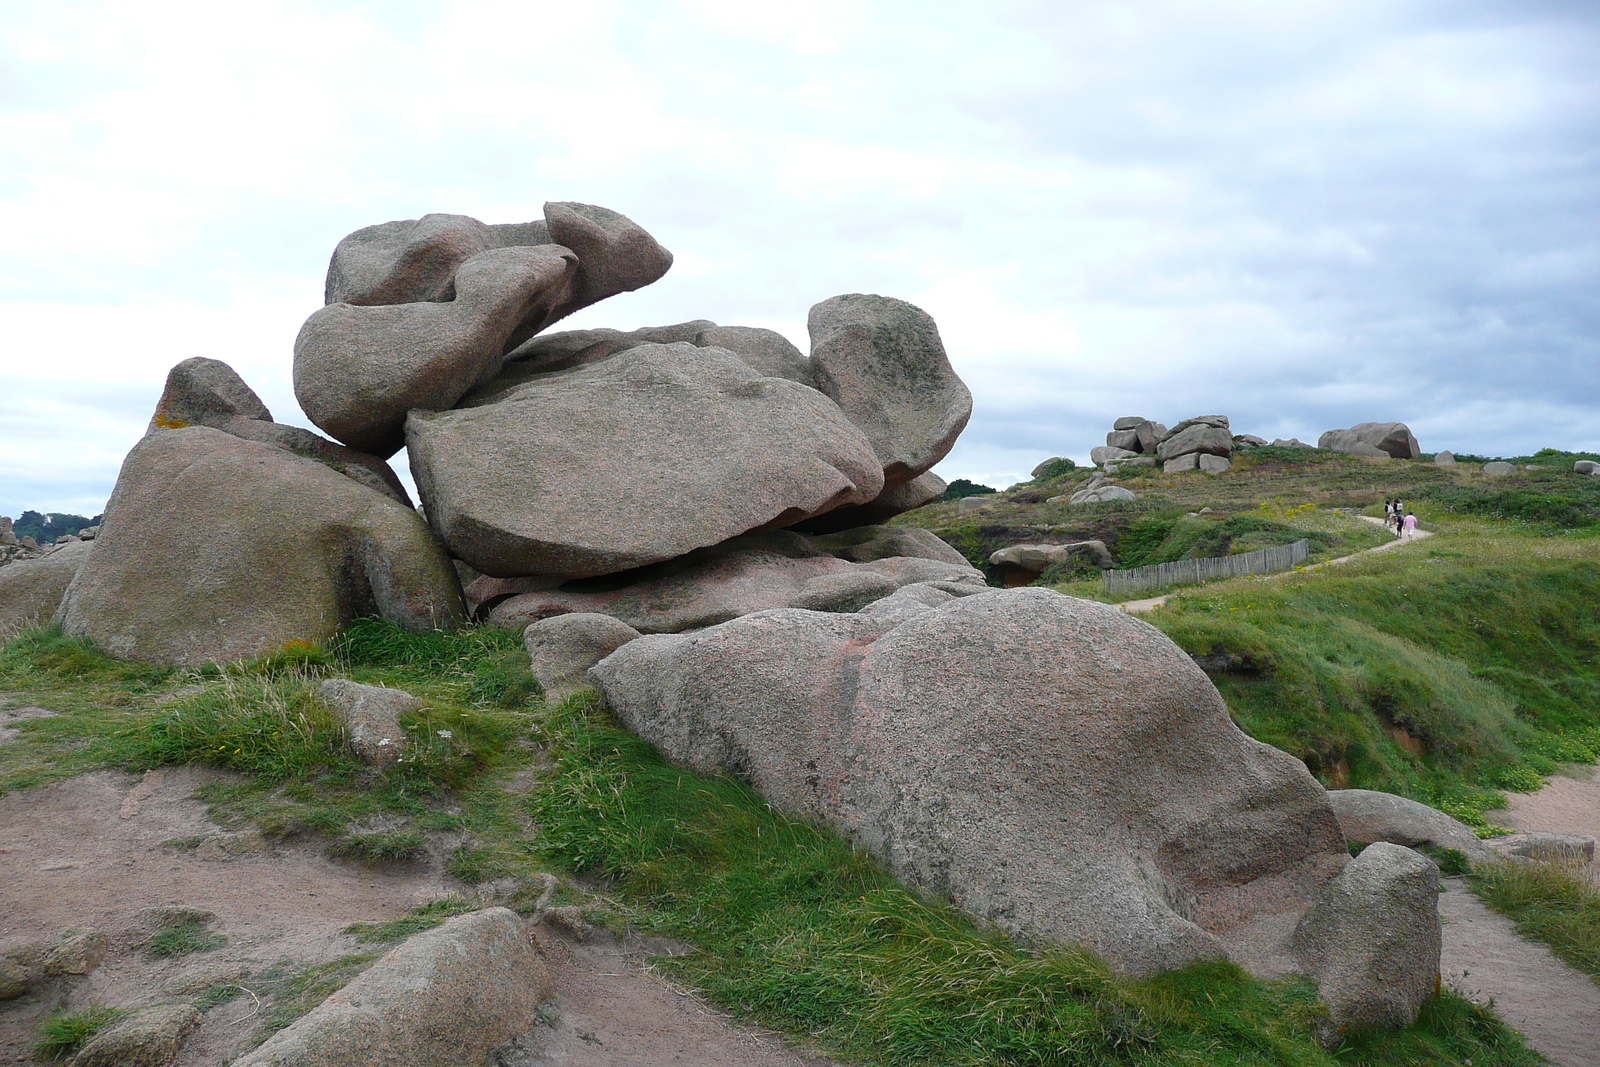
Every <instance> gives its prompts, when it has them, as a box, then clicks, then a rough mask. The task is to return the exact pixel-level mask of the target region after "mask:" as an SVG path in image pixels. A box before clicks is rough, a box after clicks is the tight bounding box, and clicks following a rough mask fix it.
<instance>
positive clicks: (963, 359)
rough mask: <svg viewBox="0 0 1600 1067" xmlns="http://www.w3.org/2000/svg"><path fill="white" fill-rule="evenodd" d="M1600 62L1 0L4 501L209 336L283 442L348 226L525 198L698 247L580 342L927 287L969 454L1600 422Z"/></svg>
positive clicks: (804, 21) (120, 413) (1021, 471)
mask: <svg viewBox="0 0 1600 1067" xmlns="http://www.w3.org/2000/svg"><path fill="white" fill-rule="evenodd" d="M1596 43H1597V41H1596V30H1595V20H1594V19H1593V18H1592V17H1589V16H1585V15H1582V14H1581V13H1575V9H1572V8H1568V7H1561V6H1556V5H1543V4H1528V5H1520V6H1518V7H1517V8H1516V9H1515V10H1512V9H1509V8H1505V7H1502V6H1499V5H1480V4H1447V3H1444V2H1443V0H1435V2H1424V3H1415V4H1409V5H1394V4H1388V3H1379V2H1377V0H1356V2H1342V3H1337V4H1335V3H1333V2H1331V0H1328V2H1323V0H1318V2H1313V3H1306V4H1295V5H1267V4H1259V3H1254V2H1249V0H1218V2H1216V3H1208V4H1203V5H1196V4H1192V3H1187V2H1178V0H1157V2H1152V3H1148V4H1141V5H1126V4H1118V3H1099V2H1096V3H1088V2H1078V3H1066V4H1062V3H1042V2H1038V3H1035V2H1020V0H1019V2H1010V3H1001V4H998V5H990V6H989V7H987V8H983V9H982V10H981V12H980V9H978V8H975V7H973V6H971V5H965V4H963V5H956V4H949V3H919V4H910V3H900V2H891V0H881V2H869V3H852V4H845V3H842V2H826V3H823V2H811V3H794V4H788V5H783V6H781V7H770V6H769V7H762V6H760V5H749V4H735V3H731V2H725V0H689V2H680V3H670V4H664V5H663V4H645V3H642V2H609V3H591V4H583V5H572V4H554V3H537V2H536V3H518V4H512V3H500V2H488V0H478V2H469V3H461V4H453V5H449V6H448V7H446V8H435V7H432V6H429V5H379V4H372V3H343V4H339V3H331V4H330V3H317V4H311V3H296V2H291V0H263V2H261V3H257V4H253V5H250V6H249V7H247V8H229V7H226V6H223V7H218V6H216V5H202V4H198V3H176V2H160V0H156V2H152V3H147V4H141V5H138V6H137V7H130V6H128V5H120V4H113V3H109V2H107V3H98V4H96V3H77V4H73V5H35V6H33V7H31V8H26V9H20V10H18V11H17V12H13V13H9V14H8V26H7V33H6V35H5V37H4V38H3V39H0V144H4V145H6V151H5V152H4V153H3V154H0V227H3V231H4V232H5V233H6V235H7V250H8V253H9V254H8V255H7V256H6V257H5V258H4V259H3V260H0V287H3V288H0V291H3V292H4V293H5V294H6V295H5V296H4V297H3V298H0V337H3V338H4V339H5V340H4V342H3V344H4V348H3V349H0V352H3V355H0V420H3V423H0V425H3V427H4V429H5V431H6V434H7V438H8V443H9V444H10V445H11V447H10V450H9V452H8V453H7V454H6V455H5V457H4V458H0V511H6V510H7V509H11V511H12V512H14V511H15V510H16V509H18V508H21V507H38V508H46V509H48V508H55V507H57V506H58V504H60V502H62V501H65V500H69V499H70V500H76V501H86V500H92V499H94V498H95V497H96V496H98V497H99V498H100V499H103V497H104V495H105V493H106V492H108V491H109V488H110V484H111V480H112V478H113V477H114V475H115V469H116V461H115V457H116V456H117V455H118V454H120V451H121V450H122V449H124V448H125V447H126V446H127V444H128V443H131V440H132V439H133V437H134V436H136V435H137V433H138V432H139V430H140V428H141V427H142V426H143V423H144V420H145V418H146V417H147V416H148V408H149V404H150V403H151V402H153V399H154V396H155V395H156V393H157V392H159V389H160V385H161V381H162V379H163V377H164V376H165V373H166V370H167V368H168V367H170V366H171V364H173V363H175V362H177V361H178V360H179V359H182V358H185V357H186V356H189V355H210V356H214V357H216V358H221V359H224V360H227V361H228V362H230V363H233V364H234V365H235V366H236V367H237V368H238V369H239V370H240V371H241V373H243V374H244V375H245V377H246V378H247V380H249V381H250V382H251V383H252V384H253V385H254V386H256V388H257V389H258V391H260V392H261V393H262V394H263V396H264V397H266V398H267V400H268V402H269V404H270V405H271V406H272V407H273V409H274V411H275V412H277V413H278V414H279V417H280V418H284V419H285V420H286V421H296V422H302V423H303V420H301V419H299V418H298V417H297V413H296V412H295V411H294V406H293V402H292V398H291V395H290V390H289V385H288V382H289V359H290V355H289V353H290V344H291V343H292V339H293V336H294V332H295V330H296V329H297V328H298V324H299V321H300V320H302V319H303V318H304V316H305V315H307V314H309V313H310V312H311V311H312V310H314V309H315V307H316V306H317V303H318V301H319V298H320V290H321V275H322V271H323V269H324V267H325V265H326V262H327V256H328V254H329V252H330V251H331V249H332V246H333V244H334V243H335V242H336V241H337V240H338V239H339V237H341V236H342V235H343V234H344V233H346V232H348V231H349V230H352V229H354V228H356V227H358V226H362V225H366V224H368V223H371V222H376V221H381V220H383V219H388V218H402V217H413V216H415V215H417V214H421V213H424V212H427V211H459V212H464V213H468V214H475V215H478V216H479V217H483V218H486V219H488V220H491V221H509V220H513V219H521V218H530V217H535V216H537V214H538V213H539V205H540V203H541V202H542V201H543V200H544V199H546V198H549V199H577V200H585V201H590V202H595V203H602V204H607V205H608V206H612V207H615V208H617V209H619V210H622V211H625V212H627V213H628V214H630V215H632V216H633V217H634V218H636V219H637V220H638V221H639V222H641V223H642V224H644V225H645V226H646V227H648V228H649V229H651V230H652V232H654V233H656V234H657V236H658V237H660V238H661V239H662V241H663V243H665V244H666V245H667V246H668V247H670V248H672V249H673V250H674V251H675V252H676V253H677V255H678V264H677V267H676V268H675V269H674V271H673V272H672V273H671V274H670V275H668V277H667V278H666V279H664V280H663V281H662V282H660V283H658V284H657V285H655V286H652V287H651V288H649V289H647V290H644V291H642V292H639V293H634V294H629V295H627V296H624V297H619V298H616V299H614V300H612V301H608V302H606V303H605V304H603V305H600V306H598V307H595V308H592V309H589V310H587V311H585V312H583V313H581V314H580V315H579V316H576V317H574V319H573V320H572V321H571V324H572V325H573V326H582V325H618V326H633V325H640V324H644V323H647V322H666V321H679V320H683V319H688V318H694V317H709V318H715V319H718V320H719V321H734V322H748V323H752V324H761V325H771V326H773V327H774V328H778V329H780V330H782V331H783V332H785V333H786V334H788V335H789V336H790V337H791V338H792V339H794V340H795V341H796V342H797V343H800V344H801V345H802V347H804V342H805V328H804V323H805V314H806V309H807V308H808V307H809V306H810V305H811V304H812V303H814V302H815V301H817V300H819V299H823V298H825V297H827V296H830V295H833V294H835V293H839V292H848V291H874V292H881V293H887V294H890V295H898V296H903V297H906V298H908V299H912V300H914V301H917V302H919V303H921V304H923V306H925V307H926V308H927V309H928V310H929V312H930V313H932V314H933V315H934V316H935V318H936V319H937V320H938V321H939V322H940V324H941V328H942V330H943V332H944V335H945V337H946V340H947V344H948V347H949V349H950V351H951V354H952V357H953V358H954V360H955V361H956V363H957V366H958V367H959V368H960V370H961V372H962V373H963V374H964V375H965V376H966V377H967V378H968V381H969V383H970V384H971V385H972V387H973V390H974V393H975V395H976V397H977V401H978V408H977V413H976V414H975V416H974V420H973V425H972V428H971V429H970V430H969V431H968V435H967V438H966V439H965V440H964V442H963V444H962V446H961V447H960V448H958V450H957V452H956V453H954V454H953V455H952V457H951V458H950V459H949V460H947V461H946V463H945V464H943V465H942V466H941V470H942V471H946V472H948V473H949V474H950V475H951V476H970V477H976V478H979V480H984V479H995V480H999V481H1006V480H1008V479H1012V480H1014V479H1015V478H1016V477H1021V476H1025V475H1026V473H1027V470H1028V469H1031V467H1032V465H1033V462H1037V458H1043V457H1044V456H1046V455H1050V454H1068V455H1074V456H1078V457H1080V458H1082V457H1084V456H1086V454H1087V451H1088V449H1089V447H1090V446H1092V445H1093V444H1096V443H1098V442H1099V440H1101V437H1102V435H1103V433H1104V431H1105V428H1106V426H1107V425H1108V424H1109V421H1110V420H1111V419H1112V418H1114V417H1115V416H1117V415H1119V414H1129V413H1146V414H1150V415H1152V416H1154V417H1157V418H1162V419H1166V420H1168V421H1171V420H1172V419H1175V418H1181V417H1183V416H1185V415H1188V414H1195V413H1198V412H1199V411H1202V410H1204V411H1222V412H1225V413H1227V414H1229V415H1231V416H1233V417H1234V420H1235V423H1236V425H1239V426H1241V427H1249V428H1253V429H1254V430H1255V432H1259V433H1261V434H1263V436H1276V435H1280V434H1282V435H1294V436H1300V437H1306V436H1308V435H1314V434H1316V433H1318V432H1320V431H1321V430H1322V429H1326V428H1328V427H1330V426H1334V425H1348V424H1350V423H1353V422H1357V421H1361V420H1363V419H1367V418H1392V417H1394V418H1403V419H1406V420H1407V421H1410V422H1411V423H1412V425H1413V426H1414V428H1417V429H1418V432H1419V434H1421V435H1422V436H1423V437H1424V439H1425V440H1424V444H1425V445H1429V446H1433V445H1435V444H1439V443H1444V444H1450V445H1456V446H1458V447H1459V448H1460V450H1463V451H1475V452H1507V453H1510V452H1516V451H1525V450H1529V449H1532V448H1537V447H1539V446H1541V445H1545V444H1562V445H1569V446H1574V447H1578V446H1584V447H1596V446H1600V414H1597V409H1600V386H1597V385H1596V384H1595V381H1594V376H1593V373H1592V368H1593V366H1594V365H1595V358H1596V356H1597V355H1600V351H1597V349H1600V343H1597V338H1596V335H1597V331H1600V314H1597V312H1596V308H1595V304H1594V299H1593V295H1592V294H1593V293H1594V292H1596V291H1597V288H1600V287H1597V285H1596V282H1597V280H1600V225H1597V209H1596V205H1595V201H1594V198H1593V190H1594V188H1595V185H1596V169H1597V166H1600V164H1597V162H1596V159H1595V157H1594V155H1593V152H1592V145H1593V143H1594V141H1595V137H1596V134H1597V133H1600V130H1597V126H1600V122H1597V119H1600V92H1597V91H1596V90H1597V89H1600V85H1597V80H1600V76H1597V74H1596V73H1595V71H1594V69H1593V64H1592V56H1593V54H1594V53H1595V51H1596V49H1595V45H1596ZM18 442H20V444H19V443H18ZM1030 457H1037V458H1035V459H1033V460H1032V461H1031V462H1030ZM963 464H967V465H968V466H963ZM991 484H994V482H993V481H991ZM61 506H64V505H61ZM89 506H90V505H88V504H83V505H82V506H81V507H80V508H79V510H82V508H86V507H89Z"/></svg>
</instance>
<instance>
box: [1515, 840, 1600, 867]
mask: <svg viewBox="0 0 1600 1067" xmlns="http://www.w3.org/2000/svg"><path fill="white" fill-rule="evenodd" d="M1489 847H1490V848H1491V849H1493V850H1494V851H1495V852H1498V853H1501V854H1503V855H1507V856H1520V857H1521V858H1523V859H1529V860H1542V861H1544V862H1546V863H1562V862H1567V863H1570V862H1573V861H1577V862H1579V863H1593V862H1594V838H1592V837H1583V836H1580V835H1578V834H1545V833H1524V834H1511V835H1509V836H1506V837H1499V838H1495V840H1494V841H1493V842H1491V843H1490V845H1489Z"/></svg>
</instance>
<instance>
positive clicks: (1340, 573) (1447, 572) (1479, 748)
mask: <svg viewBox="0 0 1600 1067" xmlns="http://www.w3.org/2000/svg"><path fill="white" fill-rule="evenodd" d="M1597 564H1600V539H1595V538H1590V537H1570V536H1563V537H1542V536H1538V535H1536V534H1531V533H1528V532H1525V531H1524V530H1522V529H1520V528H1516V527H1512V528H1507V526H1506V524H1493V523H1483V522H1474V521H1472V520H1461V519H1456V520H1453V521H1451V522H1450V523H1449V524H1448V525H1447V530H1446V534H1445V535H1444V536H1441V537H1439V538H1437V539H1435V540H1433V541H1428V542H1425V543H1419V544H1417V545H1416V546H1414V547H1410V548H1406V549H1403V550H1401V551H1398V552H1392V553H1378V554H1376V555H1374V556H1371V557H1367V558H1364V559H1362V560H1360V561H1357V562H1352V563H1349V564H1345V565H1342V566H1340V567H1337V568H1329V569H1325V570H1320V571H1315V572H1310V573H1304V574H1296V575H1288V576H1282V577H1277V578H1272V579H1260V578H1257V579H1242V580H1236V581H1231V582H1225V583H1219V584H1217V585H1213V586H1208V587H1205V588H1202V589H1197V590H1191V591H1188V592H1186V593H1183V594H1182V595H1179V596H1177V597H1174V598H1173V599H1172V600H1170V601H1168V603H1167V605H1166V606H1165V607H1163V608H1162V609H1160V610H1158V611H1157V612H1155V613H1153V614H1151V615H1149V616H1147V618H1148V619H1149V621H1150V622H1152V623H1153V624H1154V625H1156V626H1158V627H1160V628H1161V629H1162V630H1164V631H1165V632H1166V633H1167V634H1168V636H1170V637H1171V638H1172V639H1173V640H1174V641H1176V642H1177V643H1178V645H1179V646H1180V647H1182V648H1183V649H1184V650H1185V651H1188V652H1190V653H1193V654H1196V655H1200V656H1210V657H1217V659H1216V660H1215V661H1214V662H1221V661H1222V660H1224V659H1225V660H1226V662H1227V664H1228V665H1227V667H1225V668H1221V669H1217V670H1215V671H1214V672H1213V680H1214V681H1215V682H1216V683H1217V686H1218V688H1219V689H1220V690H1221V691H1222V693H1223V696H1224V697H1225V698H1226V700H1227V702H1228V706H1229V708H1230V709H1231V710H1232V712H1233V714H1234V717H1235V718H1236V719H1237V720H1238V721H1239V723H1240V725H1241V726H1243V727H1244V728H1245V730H1246V731H1248V732H1249V733H1250V734H1251V735H1252V736H1254V737H1256V738H1257V739H1259V740H1262V741H1266V742H1267V743H1269V744H1272V745H1275V746H1277V747H1278V748H1281V749H1283V750H1285V751H1287V752H1290V753H1292V754H1294V755H1296V756H1299V757H1300V758H1301V759H1303V760H1305V762H1306V764H1307V765H1308V766H1309V767H1311V769H1312V770H1313V772H1315V773H1317V774H1318V775H1319V777H1321V778H1322V779H1323V781H1324V782H1325V783H1326V784H1328V785H1338V786H1346V785H1348V786H1359V787H1366V788H1374V789H1382V790H1385V791H1388V792H1395V793H1400V794H1402V795H1405V796H1410V797H1413V798H1415V799H1418V800H1421V801H1424V802H1426V803H1430V804H1433V805H1434V806H1436V807H1439V808H1441V809H1443V810H1445V811H1448V812H1449V813H1450V814H1452V815H1455V816H1456V817H1458V818H1461V819H1463V820H1465V821H1467V822H1469V823H1473V824H1474V825H1476V826H1479V827H1480V828H1485V829H1487V824H1486V822H1485V820H1484V818H1483V812H1484V811H1486V810H1489V809H1491V808H1493V807H1496V806H1499V805H1500V804H1501V803H1502V798H1501V797H1500V796H1499V790H1501V789H1508V788H1509V789H1534V788H1537V787H1538V785H1539V780H1540V779H1539V775H1541V774H1549V773H1551V772H1553V771H1554V770H1555V766H1556V763H1557V761H1563V760H1575V761H1592V760H1594V759H1595V758H1596V756H1600V721H1597V720H1600V716H1597V715H1596V713H1595V710H1594V709H1596V708H1600V664H1597V661H1596V653H1597V651H1600V567H1597Z"/></svg>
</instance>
